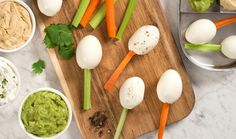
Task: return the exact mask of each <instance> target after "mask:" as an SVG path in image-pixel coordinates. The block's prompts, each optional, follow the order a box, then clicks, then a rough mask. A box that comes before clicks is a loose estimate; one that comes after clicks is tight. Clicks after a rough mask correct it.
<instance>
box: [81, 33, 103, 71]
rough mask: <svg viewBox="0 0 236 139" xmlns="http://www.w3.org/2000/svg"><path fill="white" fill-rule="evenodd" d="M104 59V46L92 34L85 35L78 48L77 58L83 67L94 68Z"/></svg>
mask: <svg viewBox="0 0 236 139" xmlns="http://www.w3.org/2000/svg"><path fill="white" fill-rule="evenodd" d="M101 59H102V46H101V44H100V42H99V40H98V39H97V38H96V37H95V36H92V35H88V36H86V37H84V38H83V39H82V40H81V41H80V42H79V44H78V46H77V49H76V60H77V63H78V65H79V66H80V67H81V68H82V69H94V68H95V67H97V65H98V64H99V63H100V61H101Z"/></svg>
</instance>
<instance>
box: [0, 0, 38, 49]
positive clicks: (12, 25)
mask: <svg viewBox="0 0 236 139" xmlns="http://www.w3.org/2000/svg"><path fill="white" fill-rule="evenodd" d="M0 19H1V20H0V36H1V37H0V52H6V53H9V52H15V51H18V50H20V49H21V48H23V47H25V46H27V45H28V43H29V42H30V41H31V40H32V38H33V36H34V33H35V28H36V22H35V16H34V14H33V12H32V10H31V9H30V7H29V6H28V5H27V4H26V3H24V2H23V1H21V0H0Z"/></svg>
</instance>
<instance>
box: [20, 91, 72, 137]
mask: <svg viewBox="0 0 236 139" xmlns="http://www.w3.org/2000/svg"><path fill="white" fill-rule="evenodd" d="M43 91H48V92H51V93H54V94H56V95H58V96H60V97H61V99H62V100H63V101H64V102H65V103H66V106H67V108H68V120H67V123H66V126H65V128H64V129H63V130H62V131H60V132H59V133H57V134H55V135H52V136H50V137H40V136H37V135H34V134H32V133H30V132H28V131H27V130H26V127H25V125H24V123H23V121H22V117H21V114H22V108H23V105H24V103H25V102H26V100H27V99H28V97H29V96H31V95H34V94H37V93H39V92H43ZM18 119H19V122H20V127H21V128H22V129H23V131H24V132H25V134H27V135H28V136H29V137H30V138H32V139H56V138H58V137H60V136H61V135H62V134H64V133H65V132H66V130H67V129H68V128H69V126H70V124H71V120H72V108H71V104H70V102H69V100H68V99H67V97H66V96H65V95H64V94H63V93H61V92H60V91H58V90H56V89H53V88H48V87H45V88H40V89H37V90H34V91H32V92H30V93H29V94H28V95H27V96H26V97H25V98H24V100H23V101H22V103H21V106H20V109H19V113H18Z"/></svg>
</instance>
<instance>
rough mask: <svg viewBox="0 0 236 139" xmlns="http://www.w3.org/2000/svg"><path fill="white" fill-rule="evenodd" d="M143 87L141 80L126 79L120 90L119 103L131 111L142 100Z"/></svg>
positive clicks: (134, 78)
mask: <svg viewBox="0 0 236 139" xmlns="http://www.w3.org/2000/svg"><path fill="white" fill-rule="evenodd" d="M144 90H145V85H144V82H143V80H142V79H141V78H139V77H132V78H129V79H127V80H126V81H125V82H124V84H123V85H122V87H121V88H120V103H121V105H122V106H123V107H124V108H126V109H133V108H134V107H136V106H137V105H139V104H140V103H141V102H142V101H143V98H144Z"/></svg>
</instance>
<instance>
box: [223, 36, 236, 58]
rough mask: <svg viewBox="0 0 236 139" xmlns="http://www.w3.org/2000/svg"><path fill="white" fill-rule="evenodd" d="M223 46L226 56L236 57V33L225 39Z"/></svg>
mask: <svg viewBox="0 0 236 139" xmlns="http://www.w3.org/2000/svg"><path fill="white" fill-rule="evenodd" d="M221 46H222V47H221V52H222V53H223V54H224V55H225V56H226V57H228V58H230V59H236V35H234V36H230V37H228V38H226V39H224V40H223V42H222V43H221Z"/></svg>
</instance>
